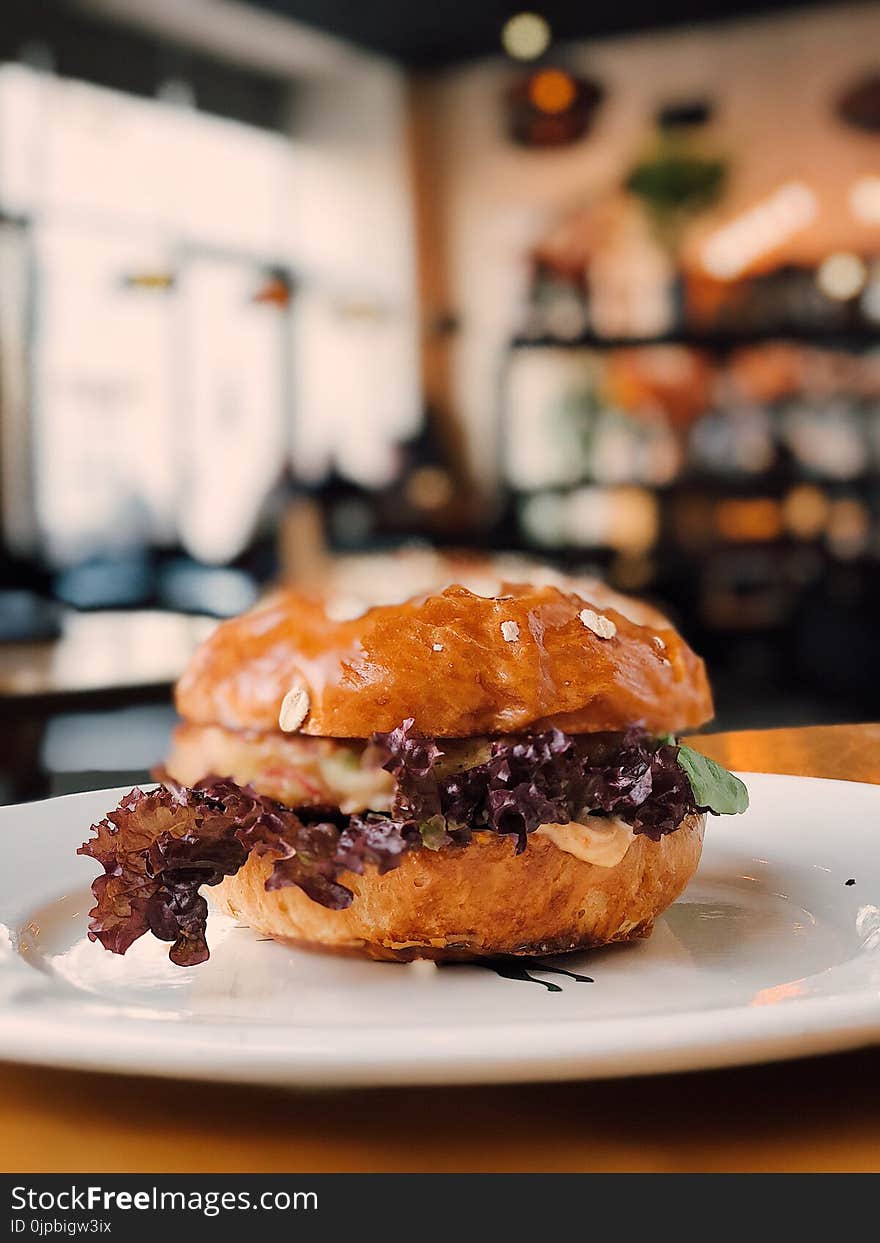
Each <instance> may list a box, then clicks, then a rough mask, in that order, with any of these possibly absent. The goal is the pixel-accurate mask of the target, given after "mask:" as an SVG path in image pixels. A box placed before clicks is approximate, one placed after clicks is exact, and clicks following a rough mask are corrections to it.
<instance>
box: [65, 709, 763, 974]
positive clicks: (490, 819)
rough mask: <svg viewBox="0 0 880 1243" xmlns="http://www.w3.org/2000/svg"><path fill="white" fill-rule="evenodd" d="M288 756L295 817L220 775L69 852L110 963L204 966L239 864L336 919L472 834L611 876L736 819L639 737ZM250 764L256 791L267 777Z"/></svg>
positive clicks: (688, 765) (663, 747)
mask: <svg viewBox="0 0 880 1243" xmlns="http://www.w3.org/2000/svg"><path fill="white" fill-rule="evenodd" d="M221 732H222V731H221ZM252 741H253V740H252ZM257 741H258V743H259V740H257ZM298 741H300V742H301V743H302V749H301V751H300V756H301V771H300V772H299V774H298V776H297V777H292V778H285V780H288V787H289V788H292V789H296V790H299V789H302V790H305V791H306V794H307V797H303V798H302V799H301V801H300V800H297V803H296V805H290V803H288V802H283V801H279V800H278V799H275V798H270V797H269V796H268V795H267V794H258V793H257V791H256V790H255V789H254V788H253V787H252V786H251V785H249V784H247V777H248V773H247V771H246V770H245V772H244V775H243V772H242V764H241V762H238V763H230V764H229V767H228V768H227V771H233V772H235V775H236V777H238V778H239V780H238V781H237V782H234V781H232V780H230V779H220V778H217V777H213V776H208V777H203V778H202V779H201V780H197V781H192V784H189V785H183V784H181V783H180V782H178V781H174V780H172V779H170V778H166V779H165V780H164V782H163V784H162V785H161V786H160V787H159V788H158V789H156V790H153V791H150V792H144V791H141V790H133V791H132V792H131V793H130V794H129V795H127V796H126V797H125V798H124V799H123V800H122V801H121V802H120V804H119V806H118V807H117V808H116V809H115V811H112V812H110V813H109V814H108V815H107V817H106V818H105V819H104V820H102V821H101V822H100V823H99V824H97V825H95V826H94V827H93V831H94V833H95V836H94V837H93V838H91V839H90V840H89V841H88V842H86V843H84V844H83V846H81V847H80V853H81V854H85V855H89V856H90V857H92V858H94V859H96V860H98V862H100V863H101V865H102V866H103V868H104V872H103V874H102V875H100V876H99V877H98V878H97V879H96V880H95V882H94V884H93V886H92V890H93V893H94V895H95V899H96V905H95V907H94V909H93V910H92V911H91V913H90V914H91V922H90V929H89V936H90V937H91V939H92V940H97V941H100V942H101V944H102V945H104V946H105V948H107V949H109V950H112V951H113V952H115V953H120V954H123V953H125V951H126V950H127V949H128V947H129V946H130V945H131V944H132V943H133V942H134V941H135V940H137V939H138V938H139V937H140V936H142V935H144V934H145V933H146V932H152V933H153V934H154V935H155V936H157V937H159V938H160V939H161V940H164V941H170V942H172V943H173V944H172V948H171V950H170V957H171V960H172V961H173V962H175V963H178V964H180V965H184V966H190V965H193V964H196V963H199V962H203V961H204V960H205V959H206V958H207V957H208V947H207V944H206V941H205V928H206V919H207V904H206V902H205V899H204V898H203V897H202V895H201V892H200V890H201V888H202V886H204V885H216V884H219V882H220V881H221V880H222V879H223V878H224V877H225V876H231V875H234V874H235V873H236V872H238V871H239V869H240V868H241V867H243V866H244V864H245V862H246V861H247V859H248V857H249V855H250V854H252V853H254V854H258V855H261V854H267V855H270V856H271V857H272V859H273V866H272V871H271V873H270V875H269V878H268V880H267V881H266V888H267V889H270V890H272V889H281V888H285V887H287V886H297V887H299V888H300V889H302V890H303V892H304V893H305V894H306V895H307V896H308V897H309V898H311V899H312V900H313V901H315V902H318V903H320V904H321V905H323V906H325V907H329V908H331V909H336V910H340V909H344V908H345V907H347V906H349V905H350V904H351V902H352V900H353V897H354V895H353V893H352V891H351V890H350V889H348V888H347V887H346V886H345V884H344V883H343V880H342V877H343V874H344V873H346V872H355V873H362V872H363V871H364V869H365V868H366V866H367V865H371V866H372V867H374V868H376V869H377V870H378V872H379V873H384V872H387V871H389V870H391V869H392V868H395V867H397V866H398V865H399V864H400V863H401V861H402V860H403V858H404V856H405V855H406V854H408V853H410V852H412V851H416V850H431V851H438V850H445V849H449V850H453V849H463V848H466V846H467V844H468V842H470V841H471V839H472V837H473V835H474V833H481V832H486V833H496V834H499V835H501V836H504V837H509V838H510V839H511V842H512V845H513V849H514V850H515V852H516V853H518V854H519V853H521V852H522V851H524V850H526V849H527V847H528V842H529V838H530V836H531V835H532V834H535V833H537V834H540V835H541V836H544V837H546V838H549V839H550V840H551V841H552V842H554V844H555V845H557V846H558V847H559V848H560V849H562V850H565V851H568V852H569V853H570V854H572V855H574V856H576V857H577V858H580V859H584V860H586V861H587V862H591V863H594V864H598V865H599V866H604V867H613V866H614V865H615V864H617V863H618V862H620V860H621V859H622V858H623V856H624V855H625V854H626V851H627V849H628V848H629V845H630V843H631V842H632V840H633V838H634V836H636V835H643V836H646V837H649V838H651V839H652V840H653V841H659V840H660V838H661V837H663V836H664V835H665V834H668V833H673V832H675V830H676V829H677V828H678V827H679V826H680V825H681V824H682V822H683V821H684V820H685V819H686V818H687V817H688V816H689V815H692V814H694V813H698V812H704V811H710V812H714V813H716V814H722V813H732V812H740V811H743V810H745V807H746V806H747V805H748V795H747V793H746V790H745V787H744V786H743V784H742V782H740V781H739V780H738V779H737V778H736V777H734V776H733V775H732V774H731V773H728V772H727V771H726V770H725V769H723V768H721V767H720V766H719V765H717V764H715V763H714V762H713V761H712V760H709V759H707V758H706V757H704V756H702V755H700V754H698V753H697V752H694V751H692V750H690V748H688V747H686V746H683V745H682V744H679V743H678V742H676V741H675V740H674V739H673V738H671V737H665V738H656V737H653V736H651V735H649V734H647V733H646V732H644V731H642V730H637V729H635V730H630V731H628V732H627V733H625V734H592V735H577V736H573V735H567V734H564V733H562V732H561V731H560V730H549V731H547V732H545V733H542V734H535V735H527V736H509V737H499V738H491V739H477V740H474V739H469V740H466V741H459V742H450V741H448V740H445V739H432V738H426V737H422V736H420V735H419V734H417V733H416V732H415V730H414V728H413V722H412V721H411V720H409V721H404V722H403V724H402V725H400V726H399V727H398V728H397V729H395V730H392V731H391V732H390V733H387V734H376V735H374V737H373V738H372V739H371V740H370V742H369V743H367V744H359V745H358V744H355V743H334V742H332V741H331V740H327V739H301V740H298ZM215 742H216V739H215ZM266 745H267V746H270V745H271V744H270V743H268V742H267V743H266ZM248 754H249V755H250V757H251V762H252V763H253V764H254V765H255V768H254V774H253V775H254V777H255V778H256V776H257V772H258V771H259V774H260V783H261V786H262V787H263V788H264V789H265V788H266V781H265V780H264V776H265V772H266V765H265V763H263V764H258V762H257V759H256V758H255V757H254V753H253V751H252V750H251V751H250V752H248ZM288 756H289V753H288ZM229 758H230V759H232V758H233V757H231V756H230V757H229ZM239 758H240V757H239ZM261 758H262V759H263V760H265V756H263V757H261ZM184 767H185V766H184ZM175 768H176V771H177V773H178V774H180V771H181V766H180V765H179V764H177V763H176V765H175ZM201 771H202V773H204V771H205V769H204V768H202V770H201ZM187 780H192V779H191V778H189V777H187ZM324 801H326V804H327V805H324Z"/></svg>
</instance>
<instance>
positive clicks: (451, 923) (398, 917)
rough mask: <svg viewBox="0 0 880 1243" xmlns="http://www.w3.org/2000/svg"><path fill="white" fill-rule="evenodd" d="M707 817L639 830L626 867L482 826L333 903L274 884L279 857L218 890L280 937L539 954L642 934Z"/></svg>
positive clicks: (472, 953) (234, 911)
mask: <svg viewBox="0 0 880 1243" xmlns="http://www.w3.org/2000/svg"><path fill="white" fill-rule="evenodd" d="M704 827H705V816H703V815H692V816H688V817H687V818H686V819H685V820H684V821H683V822H682V824H681V825H680V826H679V827H678V828H677V829H676V830H675V832H673V833H669V834H667V835H665V836H664V837H662V838H661V839H660V841H659V842H653V841H651V840H650V839H649V838H647V837H645V836H643V835H641V834H637V835H636V836H635V838H634V839H633V841H632V843H631V845H630V847H629V850H628V851H627V852H626V854H625V855H624V857H623V859H622V860H621V861H620V862H619V863H618V864H617V865H616V866H614V867H610V868H608V867H599V866H598V865H596V864H593V863H585V862H583V861H582V860H580V859H577V858H575V857H574V856H573V855H571V854H568V853H567V852H565V851H562V850H560V849H559V848H558V847H557V846H555V845H554V844H553V843H552V842H551V841H550V840H548V839H547V838H545V837H539V836H536V835H535V834H532V835H531V836H530V838H529V842H528V846H527V848H526V850H525V851H524V852H523V853H522V854H520V855H517V854H515V850H514V846H515V843H514V839H513V838H511V837H502V836H499V835H497V834H494V833H489V832H480V833H476V834H475V835H474V837H473V840H472V841H471V842H470V844H469V845H467V846H458V847H455V846H453V847H447V848H445V849H443V850H440V851H430V850H419V851H414V852H412V853H411V854H408V855H406V856H405V858H404V859H403V861H402V863H401V865H400V866H399V867H398V868H396V869H395V870H393V871H391V872H387V873H385V875H384V876H380V875H379V874H378V872H377V871H376V870H375V868H373V867H368V868H367V870H366V872H365V873H364V875H362V876H358V875H355V874H353V873H350V872H346V873H343V874H342V876H341V877H340V878H339V879H340V881H341V883H342V884H343V885H345V886H346V887H347V888H349V889H350V890H351V891H352V893H353V894H354V899H353V901H352V903H351V905H350V906H349V907H347V908H346V909H345V910H329V909H327V908H326V907H323V906H320V905H319V904H318V903H317V902H314V901H312V899H311V898H309V897H307V896H306V894H305V893H303V892H302V890H301V889H298V888H295V887H289V888H284V889H275V890H267V889H266V887H265V883H266V880H267V878H268V877H269V875H270V873H271V871H272V865H273V856H272V855H271V854H267V855H251V856H250V857H249V859H248V860H247V862H246V863H245V865H244V867H243V868H242V869H241V870H240V871H239V872H238V873H237V874H236V875H235V876H231V877H227V878H226V879H225V880H223V881H222V882H221V883H220V884H219V885H217V886H216V887H215V888H213V889H210V890H208V891H207V892H208V897H209V898H210V899H211V901H212V903H213V905H214V906H215V907H216V908H217V909H218V910H220V911H222V912H224V913H226V914H228V915H231V916H233V917H234V918H235V919H237V920H239V921H240V922H241V923H244V924H247V925H249V926H250V927H251V928H253V929H255V930H256V931H257V932H260V933H261V934H262V935H264V936H268V937H271V938H273V939H274V940H276V941H281V942H286V943H290V944H296V945H299V946H305V947H308V948H311V949H324V950H330V951H334V952H336V953H347V954H355V955H360V956H365V957H368V958H374V959H383V960H389V961H400V962H408V961H411V960H412V959H415V958H430V959H435V960H446V961H467V960H468V959H477V958H491V957H508V956H524V957H525V956H534V955H545V954H561V953H568V952H570V951H573V950H581V949H587V948H590V947H595V946H600V945H608V944H610V943H612V942H620V941H633V940H638V939H639V938H641V937H646V936H648V935H649V934H650V932H651V930H652V928H653V924H654V920H655V919H656V918H657V916H658V915H660V914H661V913H662V912H663V911H664V910H666V908H667V907H668V906H669V905H670V904H671V903H672V902H674V901H675V899H676V898H677V897H678V896H679V895H680V894H681V893H682V891H683V890H684V888H685V886H686V885H687V883H688V881H689V880H690V879H691V877H692V876H693V874H694V872H695V871H696V869H697V865H698V863H699V861H700V852H701V850H702V843H703V830H704Z"/></svg>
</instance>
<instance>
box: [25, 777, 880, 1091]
mask: <svg viewBox="0 0 880 1243" xmlns="http://www.w3.org/2000/svg"><path fill="white" fill-rule="evenodd" d="M746 780H747V782H748V784H749V788H750V791H751V796H752V806H751V808H750V810H749V811H748V812H747V813H746V814H745V815H744V816H739V817H724V818H721V819H717V818H714V817H713V818H710V820H709V824H708V831H707V835H706V845H705V850H704V854H703V862H702V864H701V866H700V870H699V873H698V875H697V877H696V878H695V879H694V881H693V883H692V884H691V885H690V887H689V888H688V890H687V893H686V894H685V895H684V897H683V898H681V899H680V900H679V901H678V902H677V903H675V905H674V906H673V907H672V908H671V909H670V910H669V911H668V912H667V913H666V915H665V916H664V917H663V919H662V920H660V921H659V922H658V924H657V927H656V930H655V932H654V935H653V936H652V937H651V938H650V939H649V940H647V941H643V942H639V943H637V944H635V945H630V946H616V947H611V948H609V949H605V950H601V951H598V952H594V953H592V954H580V955H574V956H569V957H565V958H558V959H555V960H553V962H552V965H554V966H555V967H557V968H563V969H564V970H565V971H568V972H574V973H576V974H580V975H587V976H589V977H591V980H590V981H587V980H578V979H575V978H573V977H571V976H568V975H558V974H554V973H551V972H547V971H543V970H541V969H540V968H532V969H530V971H531V977H532V978H531V979H528V978H524V979H510V978H504V977H503V976H500V975H498V974H496V973H495V972H494V971H492V970H490V969H488V968H486V967H480V966H450V967H435V966H434V965H433V964H428V963H415V964H409V965H406V966H403V965H398V964H394V963H372V962H361V961H357V960H351V959H340V958H334V957H330V956H326V955H322V954H312V953H307V952H304V951H295V950H291V949H288V948H285V947H282V946H280V945H276V944H275V943H274V942H266V941H261V940H260V939H258V937H257V936H256V935H255V934H254V933H252V932H251V931H250V930H248V929H246V928H242V927H240V926H237V925H236V924H235V923H233V922H232V921H231V920H229V919H226V918H223V917H220V916H215V917H213V918H212V922H211V926H210V928H209V941H210V944H211V947H212V951H213V953H212V957H211V960H210V961H209V962H208V963H207V964H205V965H203V966H201V967H195V968H191V969H182V968H179V967H174V966H172V965H171V964H170V963H169V962H168V959H167V946H164V945H162V944H160V943H159V942H157V941H155V940H153V939H152V938H144V939H142V940H141V941H139V942H138V943H137V944H136V945H135V946H134V947H133V948H132V949H131V950H130V951H129V953H128V954H127V955H126V957H125V958H119V957H116V956H115V955H112V954H109V953H107V951H105V950H103V949H102V948H101V947H100V946H98V945H95V944H92V943H91V942H89V941H88V940H87V938H86V936H85V927H86V913H87V911H88V909H89V906H90V904H91V903H90V897H91V895H90V893H89V884H90V882H91V879H92V875H93V872H94V870H95V865H94V864H93V863H91V861H89V860H87V859H84V858H81V857H77V856H76V855H75V854H74V850H75V848H76V846H77V845H78V844H79V843H80V842H81V841H82V840H83V839H84V838H85V837H87V836H88V832H87V831H88V827H89V825H90V824H91V822H92V821H93V820H96V819H99V818H100V817H101V816H102V815H103V814H104V813H105V812H106V811H107V810H109V809H110V808H111V807H112V806H114V805H115V803H116V801H117V798H118V795H119V793H120V791H112V790H111V791H106V790H105V791H96V792H93V793H89V794H77V795H71V796H68V797H66V798H60V799H53V800H51V801H48V802H44V803H32V804H29V805H27V806H23V807H5V808H2V809H0V852H2V859H3V867H2V874H0V1057H2V1058H7V1059H18V1060H21V1061H25V1062H34V1063H41V1064H47V1065H54V1066H69V1067H83V1068H89V1069H99V1070H118V1071H127V1072H140V1073H144V1074H155V1075H170V1076H198V1077H200V1078H208V1079H222V1080H234V1081H248V1082H260V1083H282V1084H297V1085H300V1086H309V1087H322V1086H330V1085H351V1084H400V1083H475V1082H488V1081H504V1080H508V1081H510V1080H522V1079H565V1078H588V1077H592V1076H605V1075H618V1074H644V1073H648V1072H655V1071H670V1070H683V1069H691V1068H698V1067H708V1066H723V1065H733V1064H735V1063H741V1062H752V1061H762V1060H768V1059H771V1058H782V1057H792V1056H796V1055H801V1054H807V1053H818V1052H826V1051H830V1050H834V1049H843V1048H849V1047H853V1046H856V1045H861V1044H866V1043H869V1042H871V1041H873V1040H875V1039H877V1038H878V1037H880V850H878V845H880V787H875V786H867V785H857V784H852V783H848V782H837V781H818V780H809V779H805V778H795V777H776V776H757V775H752V776H746ZM848 881H854V882H855V883H854V884H848V883H847V882H848ZM551 989H552V990H554V991H551Z"/></svg>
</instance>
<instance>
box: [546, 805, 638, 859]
mask: <svg viewBox="0 0 880 1243" xmlns="http://www.w3.org/2000/svg"><path fill="white" fill-rule="evenodd" d="M536 832H537V833H538V834H539V835H540V836H541V837H549V838H550V841H551V842H552V843H553V845H554V846H558V847H559V849H560V850H564V851H565V853H566V854H569V855H574V856H575V858H576V859H582V860H583V861H584V863H594V864H595V865H596V866H597V867H600V868H613V867H615V866H616V865H617V864H618V863H620V861H621V859H622V858H623V856H624V855H625V854H626V852H627V851H628V850H629V847H630V842H631V841H632V839H633V831H632V829H631V828H630V827H629V825H628V824H624V822H623V821H622V820H612V819H609V818H608V817H607V816H587V818H586V820H584V821H583V823H578V822H577V821H572V822H571V824H542V825H541V827H540V828H539V829H537V830H536Z"/></svg>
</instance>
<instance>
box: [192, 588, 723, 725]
mask: <svg viewBox="0 0 880 1243" xmlns="http://www.w3.org/2000/svg"><path fill="white" fill-rule="evenodd" d="M585 610H586V612H585ZM582 615H583V616H582ZM292 687H302V688H304V690H305V692H306V695H307V701H306V702H307V704H308V707H307V710H306V712H305V715H304V716H303V718H302V720H301V721H300V722H298V723H297V726H296V727H297V728H298V730H299V731H300V732H301V733H303V734H308V735H317V736H321V737H329V738H367V737H369V736H370V735H371V734H373V733H374V732H376V731H387V730H391V729H394V728H395V727H396V726H397V725H399V724H400V723H401V721H403V720H405V719H406V718H408V717H412V718H413V719H414V721H415V729H416V730H417V731H418V732H420V733H423V734H426V735H432V736H434V737H440V738H468V737H475V736H478V735H486V734H499V733H521V732H531V731H535V730H540V729H545V728H547V727H549V726H550V725H556V726H558V727H559V728H560V729H564V730H566V731H567V732H569V733H575V734H577V733H590V732H594V731H600V730H612V731H619V730H625V729H626V728H627V727H629V726H631V725H636V724H638V725H642V726H644V728H646V729H648V730H651V731H654V732H657V733H666V732H670V733H678V732H680V731H682V730H686V729H694V728H696V727H697V726H698V725H701V724H703V722H704V721H706V720H708V719H709V718H710V717H711V715H712V696H711V692H710V690H709V684H708V682H707V679H706V672H705V668H704V666H703V662H702V660H700V659H699V657H697V656H696V655H695V654H694V653H693V652H692V651H691V649H690V648H689V647H688V645H687V644H686V643H685V642H684V640H683V639H682V638H681V636H680V635H679V634H678V632H677V631H676V630H675V629H674V628H672V627H671V626H669V625H666V626H665V627H656V626H653V625H652V626H640V625H637V624H636V623H635V622H633V621H630V620H629V619H628V618H627V617H625V616H624V615H623V614H622V613H620V612H618V611H616V610H615V609H613V608H606V609H602V608H601V607H600V606H598V605H593V604H592V603H591V602H590V601H589V600H585V599H583V598H582V597H581V596H579V595H576V594H574V593H572V592H566V591H562V590H560V589H559V588H557V587H553V586H544V587H529V586H524V585H511V584H504V585H503V587H502V594H500V595H499V596H497V597H494V598H488V597H484V596H479V595H475V594H474V593H472V592H470V591H467V590H466V589H465V588H463V587H457V586H455V587H449V588H447V589H446V590H445V591H443V592H440V593H438V594H434V595H428V596H418V597H415V598H414V599H412V600H408V601H407V602H406V603H404V604H395V605H385V606H381V607H376V608H370V609H368V610H367V611H366V612H364V613H363V614H362V615H361V616H359V617H355V618H352V619H350V620H344V621H339V620H334V619H333V618H331V617H330V616H328V614H327V611H326V608H325V604H324V603H323V601H322V600H321V599H319V598H314V597H308V596H303V595H300V594H297V593H295V592H290V591H285V592H279V593H277V594H276V595H275V596H273V597H272V598H271V599H269V600H268V601H266V602H265V603H264V604H262V605H261V606H260V607H258V608H256V609H254V610H252V611H251V612H249V613H245V614H244V615H243V616H242V617H239V618H235V619H234V620H232V621H228V622H225V623H224V624H223V625H221V626H219V627H218V628H217V630H216V631H214V633H213V634H212V635H211V636H210V637H209V638H208V639H207V641H206V642H205V643H203V644H202V646H201V647H200V648H199V649H198V651H197V652H196V654H195V656H194V657H193V659H192V661H191V663H190V665H189V667H188V668H187V670H186V672H185V673H184V675H183V677H182V678H181V680H180V682H179V683H178V686H177V708H178V711H179V712H180V714H181V716H183V717H184V718H185V719H186V720H187V721H189V722H191V723H193V724H198V725H218V726H221V727H223V728H225V729H227V730H234V731H242V730H253V731H258V732H267V731H277V730H278V728H279V726H278V715H279V710H280V708H281V703H282V700H283V699H284V697H285V695H286V694H287V693H288V691H290V690H291V688H292Z"/></svg>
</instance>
